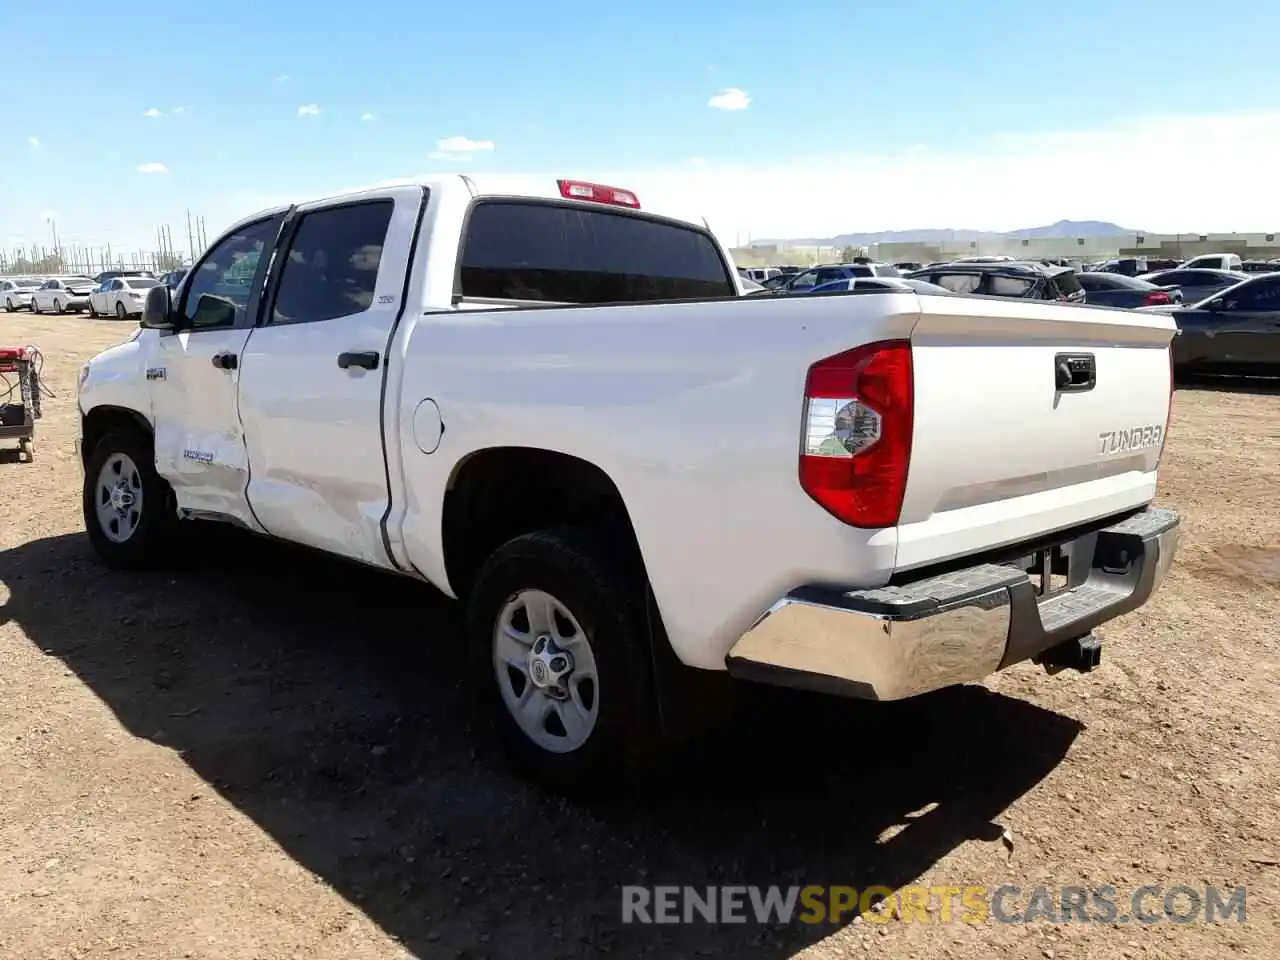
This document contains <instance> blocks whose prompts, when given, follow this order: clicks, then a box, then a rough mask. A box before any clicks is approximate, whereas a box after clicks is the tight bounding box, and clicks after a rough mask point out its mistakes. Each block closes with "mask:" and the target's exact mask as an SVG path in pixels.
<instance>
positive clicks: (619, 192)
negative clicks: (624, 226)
mask: <svg viewBox="0 0 1280 960" xmlns="http://www.w3.org/2000/svg"><path fill="white" fill-rule="evenodd" d="M556 184H557V185H558V186H559V187H560V196H562V197H564V198H565V199H566V200H590V201H592V202H593V203H611V204H613V205H614V206H615V207H630V208H631V209H632V210H639V209H640V201H639V200H637V199H636V195H635V194H634V193H632V192H631V191H630V190H623V189H621V188H620V187H606V186H605V185H604V184H602V183H587V182H585V181H583V180H557V181H556Z"/></svg>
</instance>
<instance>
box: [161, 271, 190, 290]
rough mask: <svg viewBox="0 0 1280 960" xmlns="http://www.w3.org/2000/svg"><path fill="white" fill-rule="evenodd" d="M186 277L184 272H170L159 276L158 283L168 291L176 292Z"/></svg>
mask: <svg viewBox="0 0 1280 960" xmlns="http://www.w3.org/2000/svg"><path fill="white" fill-rule="evenodd" d="M186 275H187V271H186V270H170V271H169V272H168V273H162V274H160V282H161V283H163V284H164V285H165V286H166V287H168V288H169V289H170V290H176V289H177V288H178V284H180V283H181V282H182V279H183V278H184V277H185V276H186Z"/></svg>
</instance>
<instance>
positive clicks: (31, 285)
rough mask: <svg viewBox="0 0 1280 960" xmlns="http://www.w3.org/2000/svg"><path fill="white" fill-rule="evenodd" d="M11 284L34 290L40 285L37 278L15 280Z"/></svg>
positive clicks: (22, 288) (21, 288)
mask: <svg viewBox="0 0 1280 960" xmlns="http://www.w3.org/2000/svg"><path fill="white" fill-rule="evenodd" d="M13 285H14V286H15V287H17V288H19V289H20V290H35V289H36V288H37V287H39V286H40V281H39V280H15V281H13Z"/></svg>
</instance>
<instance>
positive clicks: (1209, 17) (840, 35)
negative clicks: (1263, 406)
mask: <svg viewBox="0 0 1280 960" xmlns="http://www.w3.org/2000/svg"><path fill="white" fill-rule="evenodd" d="M58 19H60V20H61V21H62V22H63V23H64V24H65V25H66V26H67V27H68V30H69V33H68V35H67V36H64V37H62V38H61V40H60V41H59V44H58V46H59V50H58V52H57V54H56V55H54V56H49V55H48V53H47V52H46V51H47V49H48V48H47V46H46V45H45V44H43V43H42V39H43V38H47V36H48V33H49V29H50V19H49V16H48V13H47V11H46V10H44V9H43V8H41V7H39V6H31V5H20V6H18V7H15V8H14V9H12V10H9V11H7V12H6V14H5V30H4V33H5V51H6V53H5V58H4V62H3V65H2V66H0V75H3V76H4V77H5V78H6V81H7V82H6V84H5V87H6V90H7V91H8V93H9V96H7V97H6V104H5V107H4V111H3V116H4V121H3V123H0V246H3V247H10V246H12V245H13V244H15V243H20V242H21V243H49V242H50V234H49V227H48V225H47V223H46V220H47V218H48V215H49V214H51V213H56V220H57V225H58V230H59V233H60V234H61V237H62V239H63V242H64V243H71V242H77V243H82V244H104V243H108V242H110V243H112V244H114V245H115V246H117V247H140V246H153V245H154V244H153V242H152V238H153V237H154V233H155V226H156V225H157V224H158V223H164V222H167V223H169V224H170V227H171V229H172V231H173V236H174V241H175V244H176V245H178V246H179V247H183V246H185V238H186V227H185V219H184V214H183V211H184V210H185V209H186V208H188V207H189V208H191V209H192V210H193V211H194V212H196V213H198V214H202V215H203V216H204V217H205V219H206V223H207V225H208V230H209V233H210V235H211V237H212V235H213V234H214V233H215V232H216V231H217V230H218V229H220V228H221V227H222V226H223V225H225V224H226V223H227V222H229V221H230V220H233V219H236V218H238V217H239V216H241V215H243V214H245V213H248V212H251V211H252V210H253V209H256V208H258V207H261V206H265V205H267V204H269V203H272V202H275V201H277V200H281V199H299V198H306V197H308V196H311V195H315V194H317V193H325V192H330V191H333V190H337V189H342V188H345V187H349V186H357V185H362V184H368V183H372V182H377V181H380V180H384V179H389V178H394V177H404V176H413V175H418V174H430V173H433V172H443V171H453V170H465V171H468V172H475V173H481V172H484V171H487V170H493V171H495V172H506V173H523V174H535V175H539V176H544V175H545V176H547V177H548V178H553V177H556V176H580V177H584V178H596V179H606V178H608V182H616V183H618V185H621V186H626V187H631V188H634V189H636V190H637V192H639V193H640V194H641V200H642V201H645V200H646V197H647V196H648V197H653V198H654V200H655V203H656V205H659V206H672V207H680V208H681V209H684V208H687V207H690V206H691V205H701V207H702V208H703V209H702V210H701V212H704V213H706V214H707V215H708V216H709V217H710V218H711V220H712V223H713V226H715V227H716V228H717V230H718V231H719V232H720V233H721V234H722V235H723V236H726V237H727V239H729V240H730V241H733V240H735V239H738V238H742V239H745V237H746V236H747V235H751V236H755V237H761V236H780V235H781V236H812V235H826V234H830V233H835V232H842V231H852V230H880V229H901V228H909V227H925V226H933V227H973V228H990V229H1009V228H1014V227H1018V226H1033V225H1037V224H1039V223H1044V222H1051V221H1053V220H1057V219H1060V218H1064V217H1065V218H1073V219H1085V218H1096V219H1108V220H1115V221H1117V222H1121V223H1123V224H1125V225H1127V226H1131V227H1140V228H1143V229H1148V230H1187V231H1191V230H1202V231H1207V230H1230V229H1239V230H1253V229H1273V228H1275V227H1276V226H1278V225H1280V208H1277V206H1276V205H1275V204H1274V203H1271V204H1268V203H1266V202H1263V203H1259V202H1258V201H1259V197H1258V195H1257V194H1256V192H1254V191H1250V190H1247V189H1246V188H1245V187H1244V186H1243V185H1241V186H1240V187H1237V186H1235V185H1234V184H1233V183H1232V180H1233V177H1234V175H1238V174H1243V173H1244V172H1245V171H1246V170H1256V171H1258V172H1259V173H1260V174H1261V175H1262V176H1261V179H1262V180H1263V181H1265V182H1266V183H1267V184H1269V183H1270V180H1271V172H1272V171H1273V170H1274V169H1276V168H1277V165H1280V83H1278V82H1277V81H1278V80H1280V58H1277V57H1276V56H1275V53H1274V48H1275V41H1276V38H1277V37H1280V4H1278V5H1277V6H1276V7H1274V8H1272V7H1269V6H1268V5H1265V4H1263V5H1252V6H1251V7H1250V8H1249V9H1248V11H1247V13H1240V14H1236V15H1228V14H1227V13H1226V12H1225V8H1224V11H1222V12H1220V11H1218V10H1217V9H1216V8H1212V7H1209V8H1206V7H1205V5H1204V4H1203V3H1196V4H1192V3H1190V2H1184V0H1164V2H1161V3H1155V2H1146V0H1111V2H1109V3H1105V2H1100V0H1081V2H1075V3H1072V4H1070V5H1057V4H1054V5H1049V4H1027V3H1014V2H1007V0H985V2H982V3H970V4H957V3H954V2H953V0H897V2H894V3H878V4H869V3H862V4H857V3H852V4H851V3H849V2H847V0H845V2H843V3H829V2H809V3H805V4H803V5H800V6H792V7H789V6H787V5H780V4H778V3H776V2H771V3H764V2H753V0H739V2H735V3H733V4H721V3H710V2H709V3H704V4H702V5H696V4H689V3H677V2H674V0H646V2H644V3H634V2H629V0H621V2H619V0H614V2H611V3H587V2H577V3H568V2H554V0H543V2H540V3H516V2H513V0H471V2H468V3H449V4H441V3H379V2H376V0H369V2H366V3H364V4H355V5H353V4H351V3H349V2H347V3H341V4H339V3H335V2H329V0H309V2H306V3H302V2H299V0H276V2H273V3H262V2H261V0H258V2H254V3H249V2H246V0H226V2H221V3H218V4H200V5H194V4H192V5H185V4H176V5H175V4H173V3H168V4H160V3H151V2H147V0H143V2H138V3H133V4H130V5H129V6H128V7H127V8H120V7H118V6H115V7H113V6H110V5H107V6H104V5H93V6H83V7H81V8H80V9H78V10H77V11H76V13H75V15H74V17H73V18H72V17H70V16H69V15H67V14H66V13H63V14H62V15H60V17H59V18H58ZM1246 23H1247V28H1246V27H1245V26H1243V25H1244V24H1246ZM725 91H730V92H729V93H728V94H727V95H726V93H725ZM733 91H737V93H735V92H733ZM717 98H719V99H717ZM713 104H720V107H717V106H715V105H713ZM725 106H727V107H736V108H738V109H724V108H723V107H725ZM312 107H314V110H313V109H311V108H312ZM149 111H150V112H152V115H147V113H148V112H149ZM441 141H446V142H445V143H444V145H443V146H444V147H445V149H443V150H442V149H441ZM442 154H444V155H447V156H442ZM1214 171H1228V172H1230V173H1231V174H1232V176H1228V178H1227V181H1226V183H1227V186H1225V187H1224V188H1221V189H1216V190H1215V189H1212V188H1211V186H1210V176H1211V175H1214ZM1219 183H1221V181H1219ZM1198 185H1203V186H1204V188H1205V189H1199V190H1194V191H1193V190H1192V188H1193V187H1196V186H1198ZM1261 189H1262V190H1263V191H1265V192H1266V193H1267V194H1268V195H1269V196H1271V198H1272V200H1274V199H1280V198H1277V197H1276V196H1275V194H1276V193H1277V191H1276V190H1275V188H1274V187H1269V186H1263V187H1261ZM646 205H652V204H646Z"/></svg>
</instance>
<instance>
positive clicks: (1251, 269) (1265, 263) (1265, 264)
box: [1240, 260, 1280, 273]
mask: <svg viewBox="0 0 1280 960" xmlns="http://www.w3.org/2000/svg"><path fill="white" fill-rule="evenodd" d="M1277 270H1280V267H1277V266H1276V264H1275V263H1274V262H1273V261H1271V260H1246V261H1245V262H1244V263H1242V264H1241V265H1240V272H1241V273H1275V272H1276V271H1277Z"/></svg>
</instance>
